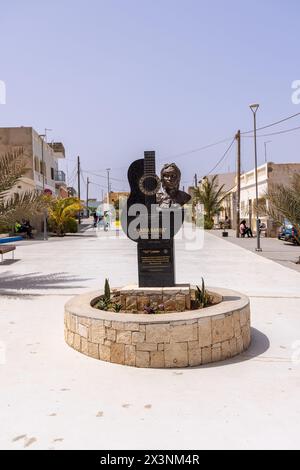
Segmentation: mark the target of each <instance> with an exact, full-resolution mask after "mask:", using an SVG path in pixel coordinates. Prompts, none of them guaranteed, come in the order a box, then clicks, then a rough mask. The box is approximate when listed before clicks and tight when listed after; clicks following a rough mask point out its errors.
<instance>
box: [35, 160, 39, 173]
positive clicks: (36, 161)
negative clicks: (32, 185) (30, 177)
mask: <svg viewBox="0 0 300 470" xmlns="http://www.w3.org/2000/svg"><path fill="white" fill-rule="evenodd" d="M34 171H37V172H38V173H39V171H40V161H39V157H37V156H35V157H34Z"/></svg>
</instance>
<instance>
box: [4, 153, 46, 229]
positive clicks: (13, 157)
mask: <svg viewBox="0 0 300 470" xmlns="http://www.w3.org/2000/svg"><path fill="white" fill-rule="evenodd" d="M23 157H24V152H23V149H19V150H17V151H11V152H8V153H6V154H4V155H0V225H1V226H2V227H3V226H6V227H11V226H13V225H14V223H15V222H16V221H17V220H21V219H24V218H25V219H30V218H31V217H33V216H34V215H36V214H38V213H40V212H42V210H43V209H44V208H45V206H46V204H47V203H46V199H45V197H44V195H42V194H40V193H38V191H35V190H33V191H24V192H22V193H19V192H15V193H14V194H12V193H11V190H12V189H13V187H14V186H15V184H16V183H17V182H18V181H19V180H20V178H21V177H22V176H24V174H25V173H26V170H27V168H26V165H25V162H24V158H23Z"/></svg>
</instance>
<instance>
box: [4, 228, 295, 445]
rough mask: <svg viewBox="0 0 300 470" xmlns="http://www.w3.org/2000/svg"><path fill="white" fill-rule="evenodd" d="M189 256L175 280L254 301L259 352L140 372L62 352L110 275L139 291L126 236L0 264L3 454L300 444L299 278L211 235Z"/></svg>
mask: <svg viewBox="0 0 300 470" xmlns="http://www.w3.org/2000/svg"><path fill="white" fill-rule="evenodd" d="M246 242H247V240H246ZM199 247H200V243H199ZM186 248H187V247H186V244H185V243H184V242H183V241H181V240H178V242H177V243H176V270H177V282H178V283H186V282H191V283H200V282H201V277H202V276H203V277H204V279H205V281H206V284H207V285H208V286H219V287H224V288H230V289H233V290H238V291H241V292H243V293H245V294H247V295H249V296H250V299H251V309H252V338H253V339H252V345H251V347H250V349H249V350H248V351H247V353H244V354H243V355H241V356H239V357H238V358H235V359H233V360H228V361H226V362H222V363H218V364H213V365H209V366H202V367H197V368H190V369H178V370H174V369H173V370H151V369H137V368H130V367H126V366H119V365H115V364H110V363H105V362H101V361H97V360H94V359H91V358H88V357H85V356H83V355H81V354H79V353H77V352H76V351H74V350H73V349H71V348H69V347H68V346H67V345H66V344H65V342H64V337H63V313H64V304H65V302H66V301H67V300H68V299H69V298H70V297H71V296H73V295H77V294H80V293H84V292H88V291H89V290H95V289H97V288H102V287H103V283H104V279H105V278H106V277H108V278H109V279H110V283H111V285H113V286H122V285H126V284H132V283H136V282H137V261H136V247H135V244H134V243H132V242H131V241H129V240H127V239H125V238H122V239H118V238H116V237H114V236H113V234H111V233H108V234H107V233H101V234H100V236H98V237H96V236H95V234H94V232H93V231H92V230H90V231H87V232H85V234H84V236H82V237H80V236H78V237H70V238H68V237H66V238H65V239H50V240H49V241H48V242H39V241H36V242H30V243H29V242H28V243H27V242H26V243H22V244H21V245H20V246H18V247H17V251H16V260H17V261H16V262H14V263H13V262H11V261H10V260H9V256H7V259H8V261H6V262H5V263H4V264H2V265H1V266H0V294H1V296H0V377H1V391H0V397H1V399H0V417H1V423H2V431H1V433H0V448H1V449H23V448H28V449H134V448H135V449H136V448H143V449H145V448H146V449H150V448H152V449H177V448H178V449H202V448H207V449H214V448H224V449H225V448H226V449H228V448H235V449H240V448H241V449H247V448H257V449H259V448H266V447H267V448H274V449H278V448H297V447H299V434H300V402H299V387H300V289H299V287H300V273H298V272H297V271H295V270H292V269H289V268H288V267H286V266H283V265H281V264H278V263H275V262H274V261H272V260H269V259H267V258H265V257H262V256H258V255H256V254H255V253H254V252H252V251H251V250H249V249H244V248H243V247H241V246H238V245H236V244H233V243H229V242H228V241H227V240H223V239H222V238H220V237H216V236H215V235H212V234H210V233H206V234H205V240H204V246H203V248H202V249H196V250H195V249H193V250H187V249H186ZM194 248H195V247H194ZM196 248H197V247H196ZM297 342H298V343H297Z"/></svg>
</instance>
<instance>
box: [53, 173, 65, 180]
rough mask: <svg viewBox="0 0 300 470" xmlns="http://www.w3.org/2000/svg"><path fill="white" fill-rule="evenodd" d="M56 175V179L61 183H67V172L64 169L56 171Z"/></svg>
mask: <svg viewBox="0 0 300 470" xmlns="http://www.w3.org/2000/svg"><path fill="white" fill-rule="evenodd" d="M54 176H55V181H56V182H60V183H65V182H66V174H65V172H64V171H56V172H55V173H54Z"/></svg>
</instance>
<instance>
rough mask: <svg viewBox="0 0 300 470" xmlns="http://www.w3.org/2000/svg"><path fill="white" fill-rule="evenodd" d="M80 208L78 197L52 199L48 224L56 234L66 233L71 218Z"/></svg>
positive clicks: (62, 234)
mask: <svg viewBox="0 0 300 470" xmlns="http://www.w3.org/2000/svg"><path fill="white" fill-rule="evenodd" d="M81 209H82V205H81V203H80V201H79V199H78V198H76V197H68V198H65V199H53V201H52V203H51V205H50V208H49V225H50V228H51V230H53V231H54V232H55V233H56V234H57V235H58V236H60V237H63V236H64V235H65V234H66V228H67V226H68V225H69V224H70V221H71V219H74V216H75V215H76V214H77V212H79V211H80V210H81Z"/></svg>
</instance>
